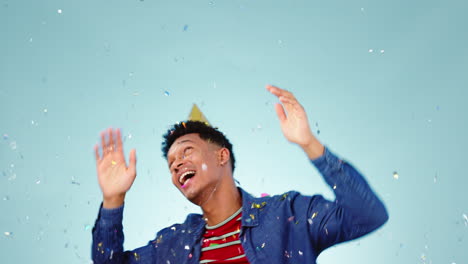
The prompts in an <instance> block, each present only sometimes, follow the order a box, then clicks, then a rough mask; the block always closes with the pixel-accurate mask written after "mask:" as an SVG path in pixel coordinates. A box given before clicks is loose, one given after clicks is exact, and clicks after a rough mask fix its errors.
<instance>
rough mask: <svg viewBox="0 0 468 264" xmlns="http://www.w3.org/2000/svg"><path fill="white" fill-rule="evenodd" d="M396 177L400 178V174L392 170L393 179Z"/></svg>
mask: <svg viewBox="0 0 468 264" xmlns="http://www.w3.org/2000/svg"><path fill="white" fill-rule="evenodd" d="M398 178H400V176H399V175H398V172H396V171H394V172H393V179H395V180H398Z"/></svg>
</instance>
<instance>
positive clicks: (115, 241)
mask: <svg viewBox="0 0 468 264" xmlns="http://www.w3.org/2000/svg"><path fill="white" fill-rule="evenodd" d="M94 150H95V158H96V170H97V176H98V182H99V187H100V188H101V191H102V195H103V203H102V205H101V208H100V210H99V215H98V218H97V220H96V223H95V226H94V228H93V245H92V251H91V255H92V258H93V261H94V263H131V260H132V258H131V255H132V254H135V255H134V258H140V257H139V256H138V253H137V252H126V253H124V252H123V241H124V235H123V231H122V214H123V204H124V200H125V194H126V193H127V191H128V190H129V189H130V187H131V186H132V184H133V181H134V180H135V177H136V154H135V153H136V152H135V150H132V151H131V152H130V159H129V164H128V166H127V163H126V161H125V157H124V153H123V144H122V136H121V133H120V130H119V129H117V130H115V131H114V130H113V129H111V128H109V129H108V130H107V131H105V132H102V133H101V146H98V145H96V146H95V147H94Z"/></svg>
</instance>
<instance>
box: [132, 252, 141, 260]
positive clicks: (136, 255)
mask: <svg viewBox="0 0 468 264" xmlns="http://www.w3.org/2000/svg"><path fill="white" fill-rule="evenodd" d="M133 256H134V257H135V260H136V261H139V260H140V255H138V254H137V253H136V252H133Z"/></svg>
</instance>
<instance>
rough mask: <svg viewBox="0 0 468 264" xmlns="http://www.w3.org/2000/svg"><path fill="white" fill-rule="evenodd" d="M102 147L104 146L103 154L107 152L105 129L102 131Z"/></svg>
mask: <svg viewBox="0 0 468 264" xmlns="http://www.w3.org/2000/svg"><path fill="white" fill-rule="evenodd" d="M101 148H102V156H103V157H104V155H106V154H107V144H106V133H105V132H104V131H103V132H101Z"/></svg>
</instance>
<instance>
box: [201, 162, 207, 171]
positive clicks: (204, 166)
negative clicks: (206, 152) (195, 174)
mask: <svg viewBox="0 0 468 264" xmlns="http://www.w3.org/2000/svg"><path fill="white" fill-rule="evenodd" d="M201 168H202V170H204V171H206V169H207V168H208V166H206V164H205V163H203V164H202V165H201Z"/></svg>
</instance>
